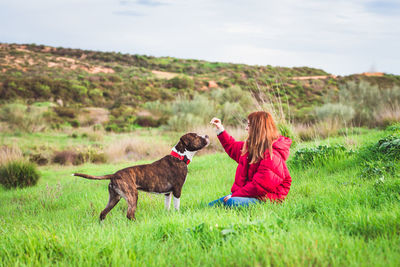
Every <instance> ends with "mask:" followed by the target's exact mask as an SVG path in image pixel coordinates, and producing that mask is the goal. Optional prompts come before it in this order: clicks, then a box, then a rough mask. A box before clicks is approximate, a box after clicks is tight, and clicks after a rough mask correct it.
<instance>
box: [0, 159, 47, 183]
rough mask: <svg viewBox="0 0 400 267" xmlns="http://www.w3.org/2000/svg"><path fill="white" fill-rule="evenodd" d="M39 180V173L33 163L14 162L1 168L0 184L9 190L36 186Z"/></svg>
mask: <svg viewBox="0 0 400 267" xmlns="http://www.w3.org/2000/svg"><path fill="white" fill-rule="evenodd" d="M39 178H40V175H39V172H38V171H37V169H36V165H35V164H33V163H29V162H24V161H13V162H9V163H6V164H4V165H2V166H0V183H1V184H2V185H3V186H4V187H5V188H8V189H10V188H16V187H21V188H22V187H27V186H34V185H36V183H37V181H38V180H39Z"/></svg>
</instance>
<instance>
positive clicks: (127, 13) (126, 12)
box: [113, 10, 144, 17]
mask: <svg viewBox="0 0 400 267" xmlns="http://www.w3.org/2000/svg"><path fill="white" fill-rule="evenodd" d="M113 14H115V15H118V16H129V17H141V16H144V14H142V13H140V12H136V11H134V10H120V11H114V12H113Z"/></svg>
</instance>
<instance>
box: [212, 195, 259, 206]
mask: <svg viewBox="0 0 400 267" xmlns="http://www.w3.org/2000/svg"><path fill="white" fill-rule="evenodd" d="M224 198H225V197H221V198H219V199H217V200H214V201H211V202H210V203H208V206H210V207H212V206H214V205H223V206H226V207H247V206H249V205H253V204H259V203H262V201H260V200H258V199H257V198H252V197H231V198H230V199H228V201H227V202H224Z"/></svg>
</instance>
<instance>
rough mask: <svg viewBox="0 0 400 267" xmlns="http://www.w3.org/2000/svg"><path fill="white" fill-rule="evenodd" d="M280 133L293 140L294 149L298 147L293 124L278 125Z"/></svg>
mask: <svg viewBox="0 0 400 267" xmlns="http://www.w3.org/2000/svg"><path fill="white" fill-rule="evenodd" d="M277 127H278V129H279V132H280V134H281V135H283V136H286V137H289V138H290V139H292V146H291V147H292V148H294V147H296V144H297V136H296V133H295V131H294V130H293V127H292V125H291V124H288V123H278V125H277Z"/></svg>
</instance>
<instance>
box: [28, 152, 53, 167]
mask: <svg viewBox="0 0 400 267" xmlns="http://www.w3.org/2000/svg"><path fill="white" fill-rule="evenodd" d="M29 161H30V162H33V163H36V164H38V165H39V166H43V165H46V164H47V163H48V162H49V160H48V159H47V157H45V156H44V155H42V154H41V153H37V154H32V155H30V156H29Z"/></svg>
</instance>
